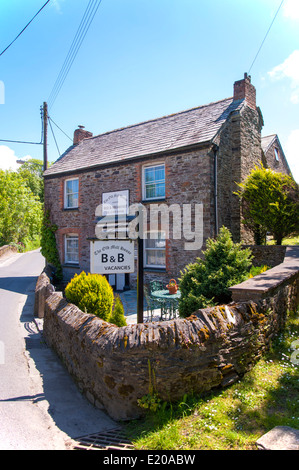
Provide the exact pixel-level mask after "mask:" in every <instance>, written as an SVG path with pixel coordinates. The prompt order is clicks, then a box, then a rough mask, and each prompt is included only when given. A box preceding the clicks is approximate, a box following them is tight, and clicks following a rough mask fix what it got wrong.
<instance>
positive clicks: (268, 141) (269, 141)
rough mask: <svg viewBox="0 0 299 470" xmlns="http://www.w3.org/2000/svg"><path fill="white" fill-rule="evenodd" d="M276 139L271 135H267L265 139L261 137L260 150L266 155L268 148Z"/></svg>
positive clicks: (274, 135)
mask: <svg viewBox="0 0 299 470" xmlns="http://www.w3.org/2000/svg"><path fill="white" fill-rule="evenodd" d="M276 139H278V137H277V134H272V135H267V136H265V137H262V140H261V145H262V150H263V152H264V153H266V152H267V151H268V150H269V148H270V147H271V145H272V144H273V142H274V141H275V140H276Z"/></svg>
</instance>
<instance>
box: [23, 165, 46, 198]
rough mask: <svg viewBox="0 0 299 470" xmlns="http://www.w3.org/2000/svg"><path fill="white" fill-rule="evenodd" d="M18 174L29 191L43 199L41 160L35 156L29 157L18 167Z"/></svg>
mask: <svg viewBox="0 0 299 470" xmlns="http://www.w3.org/2000/svg"><path fill="white" fill-rule="evenodd" d="M18 174H19V175H20V176H21V177H22V178H23V180H24V183H25V185H26V186H27V187H28V188H29V189H30V191H31V192H32V193H33V194H34V195H35V196H37V197H38V198H39V200H40V201H41V202H43V201H44V181H43V162H42V160H38V159H36V158H31V159H30V160H28V161H26V162H25V163H23V164H22V166H21V167H20V168H19V169H18Z"/></svg>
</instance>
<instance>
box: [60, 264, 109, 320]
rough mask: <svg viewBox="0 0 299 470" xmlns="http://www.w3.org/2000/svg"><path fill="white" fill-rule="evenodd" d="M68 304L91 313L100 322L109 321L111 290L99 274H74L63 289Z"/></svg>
mask: <svg viewBox="0 0 299 470" xmlns="http://www.w3.org/2000/svg"><path fill="white" fill-rule="evenodd" d="M65 295H66V298H67V300H68V301H69V302H71V303H73V304H75V305H77V307H79V308H80V310H82V311H83V312H87V313H92V314H94V315H96V316H97V317H99V318H101V319H102V320H105V321H109V318H110V316H111V312H112V306H113V300H114V295H113V289H112V287H111V286H110V284H109V282H108V281H107V279H106V278H105V277H104V276H102V275H101V274H86V273H85V272H84V271H83V272H82V273H81V274H79V275H78V274H75V276H74V277H73V279H72V280H71V281H70V282H69V283H68V285H67V286H66V288H65Z"/></svg>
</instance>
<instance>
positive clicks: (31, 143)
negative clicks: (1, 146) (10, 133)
mask: <svg viewBox="0 0 299 470" xmlns="http://www.w3.org/2000/svg"><path fill="white" fill-rule="evenodd" d="M0 142H12V143H14V144H28V145H43V143H42V142H24V141H22V140H6V139H0Z"/></svg>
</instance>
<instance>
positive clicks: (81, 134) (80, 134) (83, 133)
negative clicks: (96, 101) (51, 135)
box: [73, 126, 93, 145]
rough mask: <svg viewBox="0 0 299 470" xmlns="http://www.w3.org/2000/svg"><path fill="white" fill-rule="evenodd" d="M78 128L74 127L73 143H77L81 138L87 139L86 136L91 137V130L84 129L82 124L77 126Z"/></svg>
mask: <svg viewBox="0 0 299 470" xmlns="http://www.w3.org/2000/svg"><path fill="white" fill-rule="evenodd" d="M78 128H79V129H76V130H75V132H74V141H73V144H74V145H77V144H79V142H81V140H84V139H87V138H88V137H92V136H93V134H92V132H89V131H85V130H84V129H85V128H84V126H78Z"/></svg>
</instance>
